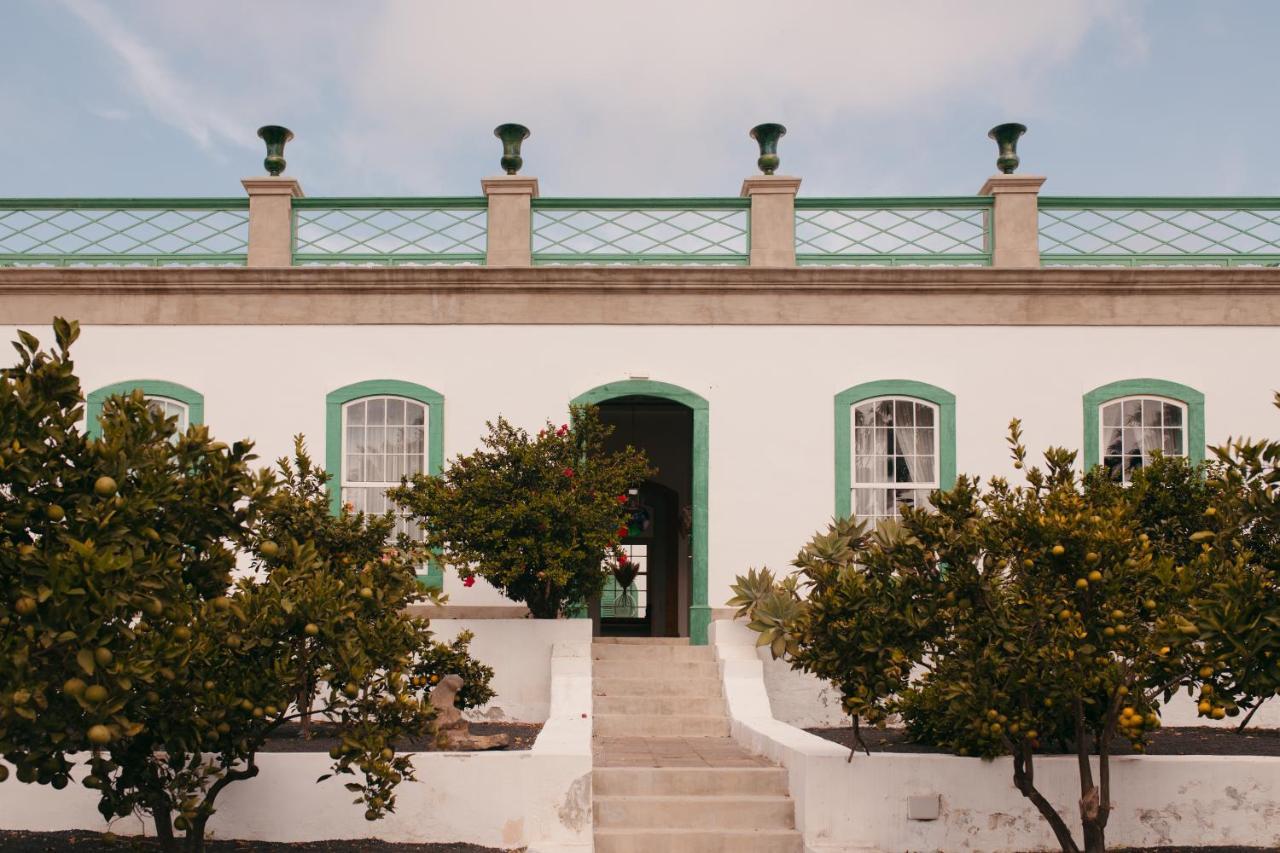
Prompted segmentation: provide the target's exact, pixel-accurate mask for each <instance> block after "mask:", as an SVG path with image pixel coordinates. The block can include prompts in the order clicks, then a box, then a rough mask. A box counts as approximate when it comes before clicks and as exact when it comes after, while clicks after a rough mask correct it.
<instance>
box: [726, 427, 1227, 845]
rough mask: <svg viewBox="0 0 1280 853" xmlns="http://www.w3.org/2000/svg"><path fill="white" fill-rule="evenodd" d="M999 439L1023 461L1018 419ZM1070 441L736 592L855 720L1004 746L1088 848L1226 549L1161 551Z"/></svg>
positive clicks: (840, 532) (1032, 787)
mask: <svg viewBox="0 0 1280 853" xmlns="http://www.w3.org/2000/svg"><path fill="white" fill-rule="evenodd" d="M1010 443H1011V446H1012V448H1013V453H1014V458H1015V467H1017V468H1022V467H1023V466H1024V464H1025V456H1026V451H1025V449H1024V448H1023V447H1022V446H1021V444H1020V432H1019V425H1018V422H1017V421H1014V422H1013V425H1012V428H1011V435H1010ZM1074 456H1075V454H1074V453H1070V452H1068V451H1065V450H1060V449H1051V450H1049V451H1048V452H1047V453H1046V454H1045V467H1044V469H1043V470H1041V469H1039V468H1032V469H1030V470H1029V471H1027V472H1026V484H1025V485H1018V486H1015V485H1011V484H1010V483H1009V482H1007V481H1006V480H1004V479H1002V478H995V479H993V480H992V481H991V482H990V483H989V484H987V485H986V486H985V487H984V486H982V485H981V484H980V483H979V482H978V481H976V480H973V479H970V478H967V477H962V478H960V480H959V481H958V482H957V485H956V487H955V488H954V489H952V490H951V491H949V492H938V493H935V494H934V495H933V503H934V508H933V510H932V511H924V510H913V509H909V508H908V509H904V510H903V514H902V519H901V522H900V523H897V522H888V523H884V524H882V525H881V526H880V527H879V528H878V529H877V530H876V531H875V532H873V533H868V532H867V531H866V528H865V527H864V526H863V525H859V524H857V523H855V522H853V521H851V520H841V521H837V522H836V523H835V524H834V525H833V526H832V527H831V528H830V529H829V530H828V531H827V532H826V533H823V534H819V535H817V536H815V537H814V539H813V540H812V541H811V542H810V543H809V544H808V545H807V546H806V547H805V548H804V549H803V550H802V551H801V553H800V555H799V556H798V557H797V559H796V561H795V565H796V566H797V568H798V572H797V577H798V580H797V581H796V582H793V583H792V584H790V585H789V587H788V585H784V584H781V583H778V582H772V583H771V584H770V583H766V582H762V580H761V576H760V575H759V574H756V575H755V576H754V577H752V576H751V575H748V576H747V577H744V578H740V579H739V583H738V586H737V587H736V591H737V593H738V596H737V597H736V598H735V599H734V602H733V603H737V604H740V605H741V606H742V607H743V608H744V609H745V611H746V612H747V614H748V615H750V616H751V618H752V627H753V628H754V629H755V630H757V631H760V632H761V644H764V643H768V644H770V645H771V646H772V647H773V648H774V650H775V653H777V652H778V651H779V650H781V653H782V654H785V655H786V656H788V657H789V659H790V660H791V663H792V665H793V666H795V667H797V668H799V669H802V670H805V671H808V672H812V673H814V674H816V675H818V676H820V677H822V678H825V679H828V680H830V681H832V682H833V683H834V685H835V686H836V687H837V688H838V689H839V690H840V692H841V694H842V696H843V701H844V707H845V709H846V710H847V711H848V712H849V713H850V714H851V715H852V716H853V718H854V723H855V727H856V726H857V725H858V723H859V721H864V722H869V723H872V724H877V725H883V724H884V723H885V722H886V721H887V719H888V718H889V717H890V716H891V715H893V714H902V715H903V716H904V717H905V719H906V723H907V725H908V728H909V730H911V732H912V734H913V735H914V736H916V737H918V738H922V739H925V740H929V741H932V742H934V743H937V744H938V745H941V746H945V747H947V748H950V749H952V750H953V751H955V752H957V753H959V754H971V755H980V756H983V757H991V756H995V755H1000V754H1010V755H1012V759H1013V784H1014V786H1015V787H1016V788H1017V790H1018V791H1019V792H1021V793H1022V794H1023V795H1024V796H1025V797H1027V798H1028V799H1029V800H1030V801H1031V802H1032V803H1033V804H1034V805H1035V806H1036V808H1037V810H1039V812H1040V813H1041V815H1042V816H1043V817H1044V819H1045V820H1046V821H1047V822H1048V823H1049V824H1050V826H1051V828H1052V829H1053V832H1054V834H1055V836H1056V838H1057V839H1058V842H1059V844H1060V846H1061V847H1062V849H1063V850H1065V851H1077V850H1081V849H1084V850H1087V851H1091V853H1096V851H1101V850H1104V849H1105V837H1106V825H1107V819H1108V817H1109V815H1110V811H1111V802H1112V797H1113V793H1114V792H1113V791H1112V788H1111V778H1110V769H1111V768H1110V761H1109V758H1110V750H1111V748H1112V744H1113V742H1115V740H1116V739H1117V738H1122V739H1124V740H1127V741H1128V742H1129V743H1130V744H1131V745H1132V748H1133V749H1134V750H1136V751H1142V750H1143V749H1144V747H1145V744H1146V742H1147V738H1148V736H1149V733H1150V732H1151V731H1152V730H1153V729H1155V728H1157V727H1158V726H1159V725H1160V717H1159V709H1160V705H1161V703H1162V701H1163V700H1165V699H1167V698H1168V697H1169V696H1170V695H1171V694H1172V692H1173V691H1175V690H1177V689H1178V688H1179V687H1181V686H1184V685H1192V684H1194V683H1196V682H1197V681H1198V679H1199V677H1200V676H1199V672H1200V668H1201V666H1202V665H1203V663H1202V661H1203V649H1202V643H1201V642H1200V640H1199V637H1198V635H1199V629H1198V627H1197V625H1196V624H1195V622H1194V621H1193V620H1194V618H1195V615H1196V609H1197V606H1198V605H1197V602H1198V601H1199V600H1201V599H1203V598H1205V597H1207V596H1209V595H1210V594H1213V586H1214V581H1215V574H1216V573H1217V570H1218V569H1219V563H1220V561H1219V560H1217V559H1216V558H1215V557H1214V555H1212V554H1210V553H1208V552H1205V551H1204V550H1203V549H1199V548H1197V549H1196V552H1195V556H1194V557H1193V558H1192V559H1190V560H1184V561H1181V562H1180V561H1178V560H1175V559H1174V558H1173V557H1172V556H1170V555H1168V554H1161V553H1159V552H1158V549H1157V548H1156V547H1155V546H1154V545H1153V543H1152V538H1151V536H1150V535H1149V534H1148V533H1146V531H1145V530H1143V529H1142V526H1141V524H1140V523H1139V518H1138V514H1137V513H1136V512H1135V509H1134V506H1135V504H1134V502H1133V501H1132V500H1131V499H1130V497H1129V496H1128V494H1127V493H1126V490H1123V489H1113V488H1096V489H1090V488H1085V487H1084V486H1083V485H1082V484H1081V482H1080V480H1079V479H1078V478H1077V477H1076V476H1075V475H1074V474H1073V471H1072V463H1073V462H1074ZM1162 465H1182V467H1183V469H1186V470H1188V471H1189V470H1190V469H1187V468H1186V466H1185V464H1183V463H1181V462H1179V461H1176V460H1163V461H1157V463H1156V466H1155V467H1157V468H1158V467H1160V466H1162ZM787 599H790V600H791V603H790V604H786V603H785V602H786V600H787ZM1049 739H1055V740H1059V741H1062V742H1064V743H1065V744H1067V745H1068V746H1069V747H1070V748H1071V749H1072V750H1073V751H1074V752H1075V753H1076V755H1077V756H1078V758H1079V761H1078V762H1077V764H1078V775H1079V790H1080V800H1079V819H1080V827H1081V831H1082V841H1083V843H1082V844H1077V842H1076V840H1075V838H1074V836H1073V833H1072V830H1071V828H1070V827H1069V826H1068V824H1067V822H1066V821H1065V820H1064V819H1063V818H1062V817H1061V816H1060V815H1059V814H1058V812H1057V811H1056V810H1055V809H1054V808H1053V806H1052V805H1051V804H1050V803H1049V802H1048V801H1047V800H1046V799H1045V797H1044V796H1043V794H1042V793H1041V792H1040V790H1039V789H1038V788H1037V786H1036V778H1035V755H1036V753H1037V751H1038V750H1039V749H1040V748H1041V747H1042V746H1043V745H1044V743H1045V741H1047V740H1049ZM1091 754H1096V755H1097V756H1098V758H1099V762H1098V772H1097V776H1096V777H1095V775H1094V771H1093V768H1092V766H1091V764H1090V758H1089V757H1090V755H1091Z"/></svg>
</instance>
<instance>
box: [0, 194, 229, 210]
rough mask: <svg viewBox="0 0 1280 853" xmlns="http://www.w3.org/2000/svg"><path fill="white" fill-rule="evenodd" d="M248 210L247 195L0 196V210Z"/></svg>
mask: <svg viewBox="0 0 1280 853" xmlns="http://www.w3.org/2000/svg"><path fill="white" fill-rule="evenodd" d="M152 208H155V209H165V210H205V209H227V210H248V209H249V197H248V196H237V197H235V198H0V210H24V209H26V210H148V209H152Z"/></svg>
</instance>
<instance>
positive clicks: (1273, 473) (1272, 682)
mask: <svg viewBox="0 0 1280 853" xmlns="http://www.w3.org/2000/svg"><path fill="white" fill-rule="evenodd" d="M1275 404H1276V406H1277V407H1280V394H1277V395H1276V398H1275ZM1213 452H1214V455H1215V457H1216V461H1217V466H1216V468H1215V478H1214V481H1213V482H1214V484H1215V485H1216V486H1217V489H1216V490H1215V494H1214V495H1213V500H1212V502H1211V504H1210V505H1209V506H1208V507H1207V509H1206V510H1205V511H1204V512H1203V514H1202V517H1201V519H1200V528H1201V529H1200V530H1198V531H1197V532H1196V533H1194V534H1192V538H1193V539H1194V540H1195V541H1196V543H1197V547H1199V548H1200V549H1202V550H1203V551H1205V552H1206V553H1210V554H1214V555H1216V556H1218V557H1219V558H1220V562H1221V563H1222V564H1223V567H1224V568H1223V576H1222V578H1221V579H1220V582H1219V583H1218V584H1217V585H1215V587H1214V590H1213V594H1212V595H1209V596H1206V597H1205V599H1204V600H1203V601H1202V602H1201V603H1200V608H1199V610H1198V612H1197V615H1196V618H1195V622H1196V625H1197V627H1198V628H1199V629H1200V637H1199V640H1200V643H1201V646H1202V654H1203V656H1204V663H1203V665H1202V666H1203V669H1202V670H1201V672H1200V675H1201V676H1202V677H1203V678H1204V685H1203V686H1202V688H1201V696H1200V703H1199V704H1200V712H1201V714H1202V715H1204V716H1210V717H1215V718H1221V716H1222V715H1224V714H1226V715H1231V716H1234V715H1235V714H1236V713H1238V711H1239V710H1240V709H1247V710H1248V713H1247V714H1246V715H1245V717H1244V719H1243V720H1242V721H1241V723H1240V728H1241V729H1243V728H1244V727H1245V726H1246V725H1248V722H1249V720H1250V719H1251V718H1252V716H1253V714H1254V713H1255V712H1256V711H1257V710H1258V708H1259V707H1260V706H1261V705H1262V703H1263V702H1265V701H1267V700H1268V699H1271V698H1273V697H1275V696H1276V694H1277V693H1280V441H1266V440H1264V441H1254V440H1252V439H1243V438H1242V439H1233V440H1231V441H1228V442H1227V444H1226V445H1224V446H1222V447H1217V448H1213Z"/></svg>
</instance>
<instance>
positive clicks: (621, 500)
mask: <svg viewBox="0 0 1280 853" xmlns="http://www.w3.org/2000/svg"><path fill="white" fill-rule="evenodd" d="M626 502H627V496H626V495H618V503H620V504H624V503H626Z"/></svg>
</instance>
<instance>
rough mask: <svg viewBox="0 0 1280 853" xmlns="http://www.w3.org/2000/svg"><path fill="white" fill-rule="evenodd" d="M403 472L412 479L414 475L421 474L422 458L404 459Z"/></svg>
mask: <svg viewBox="0 0 1280 853" xmlns="http://www.w3.org/2000/svg"><path fill="white" fill-rule="evenodd" d="M404 472H405V474H406V475H407V476H410V477H412V476H413V475H414V474H421V473H422V457H421V456H418V455H413V454H411V455H409V456H406V457H405V469H404Z"/></svg>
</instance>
